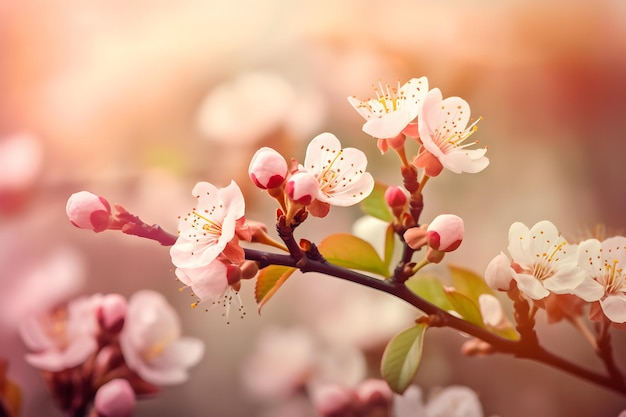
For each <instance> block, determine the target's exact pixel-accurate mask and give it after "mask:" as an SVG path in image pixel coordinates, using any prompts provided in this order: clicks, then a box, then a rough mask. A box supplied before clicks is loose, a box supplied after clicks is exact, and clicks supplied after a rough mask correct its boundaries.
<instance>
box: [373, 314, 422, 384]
mask: <svg viewBox="0 0 626 417" xmlns="http://www.w3.org/2000/svg"><path fill="white" fill-rule="evenodd" d="M427 327H428V326H427V325H426V324H425V323H418V324H416V325H414V326H413V327H410V328H408V329H406V330H404V331H402V332H400V333H398V334H397V335H396V336H394V337H393V339H391V341H390V342H389V344H388V345H387V347H386V348H385V352H384V353H383V357H382V360H381V364H380V372H381V374H382V376H383V378H384V379H385V381H387V383H388V384H389V386H390V387H391V389H392V390H393V391H394V392H396V393H398V394H402V393H403V392H404V390H406V389H407V387H408V386H409V385H410V384H411V381H412V380H413V377H414V376H415V373H416V372H417V367H418V366H419V364H420V360H421V359H422V347H423V345H424V332H425V331H426V328H427Z"/></svg>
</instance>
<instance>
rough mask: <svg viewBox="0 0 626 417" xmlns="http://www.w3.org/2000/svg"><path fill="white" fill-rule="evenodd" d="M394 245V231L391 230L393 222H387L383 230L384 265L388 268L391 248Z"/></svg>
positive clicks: (391, 252) (392, 248) (391, 254)
mask: <svg viewBox="0 0 626 417" xmlns="http://www.w3.org/2000/svg"><path fill="white" fill-rule="evenodd" d="M395 245H396V232H395V231H394V230H393V224H392V223H389V226H387V231H386V232H385V259H384V262H385V265H386V266H387V268H389V265H391V260H392V258H393V250H394V248H395Z"/></svg>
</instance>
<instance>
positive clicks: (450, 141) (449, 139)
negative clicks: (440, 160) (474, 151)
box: [434, 107, 483, 153]
mask: <svg viewBox="0 0 626 417" xmlns="http://www.w3.org/2000/svg"><path fill="white" fill-rule="evenodd" d="M443 109H445V107H443ZM461 114H463V110H459V115H461ZM448 115H450V112H448ZM458 119H460V116H459V117H458ZM482 119H483V117H482V116H480V117H479V118H478V119H476V120H475V121H474V122H473V123H472V124H471V125H469V126H468V127H466V128H465V129H463V130H459V129H458V125H457V122H456V120H455V119H452V121H451V122H450V124H449V125H448V121H447V120H446V121H445V122H444V123H443V124H442V125H441V126H440V127H438V128H437V129H436V130H435V139H434V141H435V143H437V145H438V146H439V148H440V149H441V150H442V151H443V152H444V153H448V152H450V151H452V150H454V149H457V148H458V149H462V148H467V147H468V146H472V145H476V144H478V141H477V140H475V141H473V142H469V143H463V142H465V141H466V140H467V139H468V138H469V137H470V136H472V135H473V134H474V133H475V132H476V131H477V130H478V126H477V124H478V122H480V121H481V120H482Z"/></svg>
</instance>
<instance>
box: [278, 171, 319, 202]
mask: <svg viewBox="0 0 626 417" xmlns="http://www.w3.org/2000/svg"><path fill="white" fill-rule="evenodd" d="M285 192H286V193H287V197H289V199H290V200H292V201H294V202H296V203H299V204H302V205H304V206H308V205H309V204H311V203H312V202H313V200H315V199H316V198H317V194H318V193H319V183H318V182H317V179H316V178H315V177H314V176H313V175H312V174H309V173H308V172H304V171H300V172H296V173H295V174H293V175H292V176H291V177H289V180H288V181H287V184H286V185H285Z"/></svg>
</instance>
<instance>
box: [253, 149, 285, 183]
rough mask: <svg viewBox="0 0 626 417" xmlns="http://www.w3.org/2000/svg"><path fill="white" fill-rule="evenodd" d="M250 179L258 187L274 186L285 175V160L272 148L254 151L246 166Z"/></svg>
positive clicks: (281, 180) (280, 181)
mask: <svg viewBox="0 0 626 417" xmlns="http://www.w3.org/2000/svg"><path fill="white" fill-rule="evenodd" d="M248 174H249V175H250V179H251V180H252V182H253V183H254V185H256V186H257V187H259V188H262V189H268V188H276V187H278V186H280V185H282V183H283V182H284V181H285V178H286V177H287V161H285V158H283V157H282V155H281V154H279V153H278V152H276V151H275V150H274V149H272V148H268V147H263V148H261V149H259V150H258V151H256V153H255V154H254V156H253V157H252V161H250V166H249V168H248Z"/></svg>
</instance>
